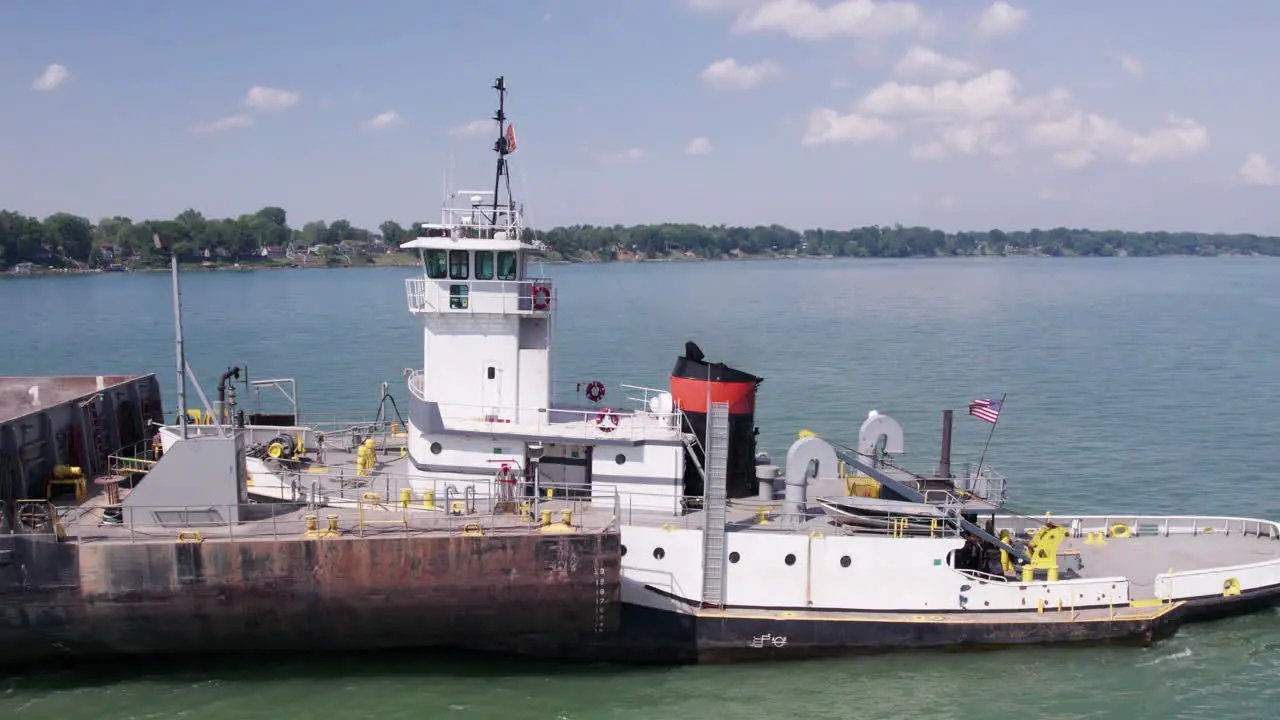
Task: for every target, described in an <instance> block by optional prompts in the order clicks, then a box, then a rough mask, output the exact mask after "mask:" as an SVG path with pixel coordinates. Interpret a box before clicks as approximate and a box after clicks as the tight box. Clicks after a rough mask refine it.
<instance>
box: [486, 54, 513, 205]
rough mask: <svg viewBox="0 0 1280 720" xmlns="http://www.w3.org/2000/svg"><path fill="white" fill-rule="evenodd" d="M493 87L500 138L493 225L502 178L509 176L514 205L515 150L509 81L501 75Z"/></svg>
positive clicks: (495, 118) (496, 143) (495, 144)
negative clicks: (510, 164)
mask: <svg viewBox="0 0 1280 720" xmlns="http://www.w3.org/2000/svg"><path fill="white" fill-rule="evenodd" d="M493 89H494V90H497V91H498V112H497V113H495V114H494V116H493V119H494V120H497V121H498V140H497V142H495V143H494V144H493V150H494V152H496V153H498V169H497V172H496V173H495V174H494V177H493V218H492V224H493V227H495V228H496V227H497V225H498V190H499V189H500V188H501V187H502V178H503V176H504V175H505V176H506V178H507V203H508V205H513V206H514V201H513V200H512V198H511V174H510V173H508V172H507V155H509V154H511V152H512V151H514V150H515V147H514V146H513V143H512V142H511V136H510V135H508V134H507V125H506V121H507V113H506V101H507V83H506V80H505V79H504V78H503V77H501V76H499V77H498V79H497V80H495V81H494V83H493Z"/></svg>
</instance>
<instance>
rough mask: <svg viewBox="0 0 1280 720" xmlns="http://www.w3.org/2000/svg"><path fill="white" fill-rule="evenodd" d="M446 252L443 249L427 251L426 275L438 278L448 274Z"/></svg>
mask: <svg viewBox="0 0 1280 720" xmlns="http://www.w3.org/2000/svg"><path fill="white" fill-rule="evenodd" d="M447 257H448V253H447V252H446V251H444V250H428V251H427V277H429V278H431V279H432V280H440V279H443V278H446V277H448V276H449V265H448V260H447V259H446V258H447Z"/></svg>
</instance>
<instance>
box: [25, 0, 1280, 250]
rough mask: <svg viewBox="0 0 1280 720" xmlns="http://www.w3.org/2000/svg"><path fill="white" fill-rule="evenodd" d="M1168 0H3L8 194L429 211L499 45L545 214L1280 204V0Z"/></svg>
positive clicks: (462, 164) (1022, 221)
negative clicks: (1277, 74) (1279, 115)
mask: <svg viewBox="0 0 1280 720" xmlns="http://www.w3.org/2000/svg"><path fill="white" fill-rule="evenodd" d="M1158 7H1159V9H1158V10H1156V9H1155V8H1156V5H1155V3H1154V2H1114V1H1113V2H1106V3H1104V2H1100V1H1096V0H1076V1H1075V2H1070V3H1065V2H1048V1H1041V2H1031V1H1027V0H1023V1H1019V2H1015V1H1014V0H1010V2H1009V3H1008V4H1006V3H1004V2H997V3H995V4H994V5H993V4H992V3H990V2H979V1H970V0H949V1H948V2H923V1H922V2H918V3H909V2H876V1H873V0H842V1H840V2H836V1H834V0H467V2H457V3H445V2H428V1H427V0H417V1H412V0H379V1H376V2H364V3H357V2H354V1H352V0H309V1H307V2H302V1H301V0H271V1H269V2H261V1H259V2H253V3H250V2H246V1H243V0H224V1H223V2H219V3H190V2H182V3H175V2H161V1H160V0H113V2H89V1H84V2H71V1H68V0H47V1H46V2H32V1H28V2H20V1H19V0H0V93H3V97H4V101H3V103H0V207H2V208H7V209H15V210H19V211H22V212H26V213H29V214H35V215H40V216H43V215H46V214H48V213H51V212H55V211H59V210H66V211H70V212H75V213H78V214H83V215H87V216H89V217H91V218H94V219H96V218H98V217H101V216H106V215H113V214H125V215H131V216H135V217H141V216H148V217H156V216H162V217H168V216H172V215H174V214H176V213H178V212H180V211H181V210H183V209H185V208H188V207H192V208H196V209H198V210H201V211H202V212H204V213H205V214H206V215H214V216H227V215H236V214H240V213H242V212H251V211H254V210H256V209H258V208H260V207H262V206H264V205H279V206H281V207H284V208H285V209H286V210H288V212H289V217H290V222H291V224H293V225H295V226H300V225H301V224H302V223H303V222H305V221H306V220H310V219H325V220H334V219H337V218H342V217H345V218H347V219H349V220H351V221H352V222H354V223H356V224H358V225H364V226H375V225H376V224H377V223H379V222H381V221H382V220H384V219H388V218H391V219H396V220H399V221H401V222H403V223H408V222H412V221H414V220H423V219H431V218H434V217H435V216H436V215H437V213H438V207H439V203H440V195H441V186H442V181H443V172H444V170H445V168H447V167H449V165H450V163H451V162H452V164H453V167H454V168H455V177H456V178H458V181H459V184H464V185H471V186H475V185H486V184H488V183H489V182H491V173H492V165H493V154H492V153H491V152H490V151H489V149H488V148H489V145H490V143H491V142H492V138H491V137H490V136H489V134H488V133H486V134H485V135H483V136H471V135H468V134H467V133H465V132H462V131H461V130H460V129H462V128H465V127H466V126H467V125H468V124H469V123H472V122H473V121H476V120H482V119H485V118H487V117H489V115H490V114H491V113H492V111H493V106H494V102H495V97H494V93H493V91H492V90H490V89H489V86H490V84H491V83H492V81H493V78H494V77H496V76H497V75H500V74H501V75H505V76H506V78H507V82H508V84H509V86H510V88H511V92H510V95H509V104H510V107H509V111H510V116H511V118H512V120H513V122H514V123H515V125H516V131H517V135H518V138H519V149H518V150H517V152H516V153H515V154H514V155H513V156H512V158H511V160H512V167H513V189H514V191H515V193H516V194H517V197H518V199H522V200H524V201H525V202H526V203H527V208H528V212H529V216H530V220H531V222H532V224H534V225H535V226H538V227H549V226H551V225H558V224H570V223H592V224H613V223H624V224H631V223H641V222H661V221H682V222H702V223H729V224H756V223H766V224H767V223H775V222H776V223H781V224H784V225H790V226H793V227H834V228H848V227H855V226H862V225H868V224H877V223H882V224H890V223H895V222H901V223H904V224H909V225H911V224H923V225H931V226H935V227H941V228H944V229H947V230H957V229H989V228H993V227H999V228H1005V229H1019V228H1027V227H1051V226H1057V225H1066V226H1070V227H1107V228H1113V227H1114V228H1124V229H1139V230H1141V229H1167V230H1183V229H1187V230H1202V231H1245V232H1259V233H1273V234H1280V216H1277V214H1276V213H1275V212H1274V210H1273V208H1274V207H1275V201H1276V199H1277V193H1280V186H1277V185H1275V184H1274V183H1276V182H1277V180H1278V179H1280V177H1278V175H1280V140H1277V132H1280V131H1278V130H1277V129H1276V124H1275V121H1274V118H1275V116H1276V111H1277V101H1276V99H1275V97H1274V94H1273V93H1270V92H1269V91H1268V90H1267V88H1269V87H1270V86H1271V85H1272V84H1273V82H1272V80H1273V78H1272V74H1273V71H1272V70H1271V69H1272V68H1275V67H1280V46H1277V45H1276V43H1274V41H1273V38H1272V37H1271V33H1272V32H1273V30H1274V28H1275V27H1280V4H1277V3H1270V2H1235V3H1205V2H1192V1H1191V0H1164V1H1163V2H1161V3H1159V6H1158ZM54 65H56V66H57V67H53V68H50V66H54ZM254 88H257V89H256V90H255V89H254ZM380 116H381V118H382V120H381V121H378V122H374V120H375V118H379V117H380ZM699 138H701V140H697V139H699ZM690 151H693V152H690ZM451 158H452V160H451ZM1272 163H1276V165H1275V166H1274V167H1276V168H1277V170H1276V171H1275V172H1273V171H1272V169H1271V168H1272V167H1273V165H1272Z"/></svg>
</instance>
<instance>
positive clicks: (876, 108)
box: [859, 70, 1018, 120]
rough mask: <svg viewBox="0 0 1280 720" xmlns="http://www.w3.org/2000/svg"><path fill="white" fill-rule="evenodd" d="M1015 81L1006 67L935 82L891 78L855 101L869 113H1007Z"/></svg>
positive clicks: (1012, 105) (946, 115)
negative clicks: (970, 76) (909, 81)
mask: <svg viewBox="0 0 1280 720" xmlns="http://www.w3.org/2000/svg"><path fill="white" fill-rule="evenodd" d="M1017 94H1018V81H1017V80H1016V79H1014V77H1013V75H1012V74H1011V73H1010V72H1009V71H1008V70H991V71H989V72H986V73H983V74H982V75H979V76H977V77H975V78H971V79H969V80H966V81H964V82H959V81H956V80H944V81H942V82H940V83H938V84H936V85H910V84H903V83H899V82H896V81H891V82H887V83H884V84H883V85H880V86H879V87H877V88H874V89H873V90H871V92H869V93H867V94H866V96H865V97H863V98H862V102H861V103H859V107H860V108H861V109H862V111H863V112H866V113H869V114H871V115H885V116H912V117H923V118H935V119H939V120H955V119H961V118H973V119H981V118H987V117H994V116H997V115H1002V114H1007V113H1009V112H1011V111H1012V110H1014V109H1015V108H1016V106H1017Z"/></svg>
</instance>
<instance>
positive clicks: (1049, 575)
mask: <svg viewBox="0 0 1280 720" xmlns="http://www.w3.org/2000/svg"><path fill="white" fill-rule="evenodd" d="M1045 576H1046V577H1045V579H1046V580H1048V581H1049V582H1054V581H1056V580H1057V579H1058V568H1056V567H1051V568H1049V569H1048V570H1045Z"/></svg>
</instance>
